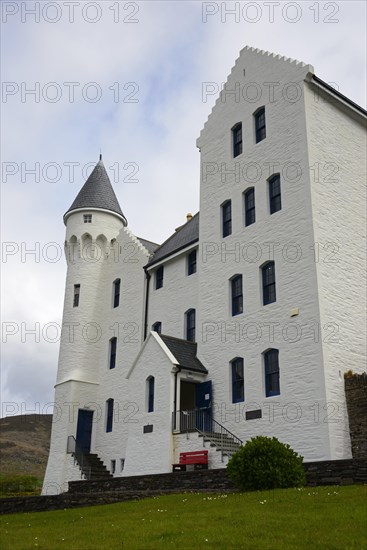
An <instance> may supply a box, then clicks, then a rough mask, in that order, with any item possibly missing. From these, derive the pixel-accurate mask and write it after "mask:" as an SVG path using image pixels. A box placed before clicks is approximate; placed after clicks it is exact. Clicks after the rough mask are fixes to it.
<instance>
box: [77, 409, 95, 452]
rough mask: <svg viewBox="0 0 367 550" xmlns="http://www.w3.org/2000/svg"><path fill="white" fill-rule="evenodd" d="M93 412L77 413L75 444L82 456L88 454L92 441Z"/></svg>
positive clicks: (80, 410) (83, 411) (81, 411)
mask: <svg viewBox="0 0 367 550" xmlns="http://www.w3.org/2000/svg"><path fill="white" fill-rule="evenodd" d="M92 425H93V411H85V410H83V409H79V411H78V425H77V428H76V444H77V446H78V447H79V449H80V450H81V451H82V452H83V453H84V454H89V453H90V442H91V439H92Z"/></svg>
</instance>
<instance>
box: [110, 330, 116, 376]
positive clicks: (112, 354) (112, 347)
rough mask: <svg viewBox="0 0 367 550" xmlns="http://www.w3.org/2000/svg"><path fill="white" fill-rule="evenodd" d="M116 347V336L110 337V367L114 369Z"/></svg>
mask: <svg viewBox="0 0 367 550" xmlns="http://www.w3.org/2000/svg"><path fill="white" fill-rule="evenodd" d="M116 349H117V338H116V337H114V338H111V340H110V369H114V368H115V366H116Z"/></svg>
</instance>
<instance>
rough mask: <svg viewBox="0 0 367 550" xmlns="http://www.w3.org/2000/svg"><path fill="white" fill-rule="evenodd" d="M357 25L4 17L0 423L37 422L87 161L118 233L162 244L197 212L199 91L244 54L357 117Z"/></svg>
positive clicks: (39, 6) (309, 18)
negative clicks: (258, 52)
mask: <svg viewBox="0 0 367 550" xmlns="http://www.w3.org/2000/svg"><path fill="white" fill-rule="evenodd" d="M229 9H235V10H237V12H236V13H235V14H230V13H229V12H228V10H229ZM226 10H227V11H226ZM32 12H33V13H32ZM365 22H366V3H365V1H356V2H354V1H346V2H315V1H312V2H307V1H302V2H200V1H194V2H188V1H185V2H173V1H162V2H152V1H149V2H116V1H109V0H104V1H102V2H83V1H82V0H79V1H78V2H63V1H59V2H15V1H13V2H10V1H9V2H6V1H3V2H2V80H3V95H2V104H1V108H2V147H1V154H2V158H1V162H2V239H3V254H2V264H1V266H2V400H3V408H2V415H4V414H14V413H19V414H20V413H21V412H25V410H26V411H27V412H51V406H47V405H46V404H47V403H52V401H53V391H54V390H53V386H54V383H55V378H56V369H57V358H58V346H59V344H58V333H57V330H56V328H55V327H56V325H61V321H62V308H63V298H64V284H65V275H66V264H65V260H64V258H63V257H61V251H62V248H63V242H64V234H65V227H64V224H63V220H62V216H63V214H64V213H65V211H66V210H67V209H68V208H69V206H70V205H71V203H72V201H73V200H74V198H75V196H76V194H77V193H78V191H79V189H80V188H81V186H82V185H83V183H84V181H85V179H86V176H87V175H88V174H89V173H90V169H91V168H90V167H91V166H92V165H93V164H94V163H95V162H97V160H98V156H99V153H100V149H102V152H103V159H104V163H105V166H106V168H107V170H108V172H109V175H110V179H111V181H112V183H113V185H114V188H115V191H116V194H117V197H118V199H119V202H120V205H121V208H122V210H123V212H124V214H125V216H126V217H127V219H128V222H129V227H130V229H131V230H132V231H133V232H134V233H135V234H136V235H138V236H141V237H144V238H147V239H150V240H153V241H155V242H158V243H160V242H163V241H164V240H165V239H166V238H167V237H168V236H169V235H170V234H171V233H172V232H173V231H174V229H175V227H177V226H178V225H180V224H182V223H183V222H184V221H185V220H186V213H187V212H192V213H195V212H197V211H198V210H199V176H200V174H199V152H198V150H197V149H196V145H195V142H196V138H197V137H198V135H199V132H200V130H201V128H202V127H203V125H204V122H205V121H206V118H207V116H208V114H209V112H210V110H211V108H212V106H213V104H214V101H215V96H211V97H209V98H208V99H207V101H203V97H202V87H203V83H205V82H210V83H214V84H213V86H214V87H215V86H218V89H219V87H220V85H221V83H222V82H224V81H225V80H226V77H227V76H228V74H229V73H230V70H231V68H232V66H233V65H234V62H235V60H236V58H237V57H238V55H239V52H240V50H241V49H242V48H243V47H244V46H246V45H249V46H253V47H255V48H260V49H263V50H268V51H271V52H275V53H277V54H281V55H285V56H287V57H291V58H294V59H298V60H301V61H304V62H305V63H309V64H311V65H313V66H314V68H315V73H316V74H317V76H319V77H320V78H322V79H323V80H325V81H327V82H330V83H333V85H334V86H335V85H336V86H338V88H339V90H340V92H342V93H343V94H344V95H346V96H348V97H349V98H351V99H352V100H353V101H355V102H356V103H359V104H360V105H362V106H365V96H366V70H365V67H366V54H365V52H366V26H365V25H366V23H365ZM32 90H33V93H31V91H32ZM32 170H33V172H32ZM49 243H54V244H49ZM29 250H35V251H36V252H35V254H33V255H32V254H27V251H29ZM4 252H5V253H4ZM37 323H38V324H37ZM30 329H36V333H35V334H31V333H27V330H30ZM52 340H55V341H54V342H53V341H52ZM22 404H23V405H22Z"/></svg>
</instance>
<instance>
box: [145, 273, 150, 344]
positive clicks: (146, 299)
mask: <svg viewBox="0 0 367 550" xmlns="http://www.w3.org/2000/svg"><path fill="white" fill-rule="evenodd" d="M144 271H145V277H146V282H147V284H146V287H145V312H144V340H146V338H147V332H148V304H149V283H150V279H151V275H150V273H148V270H147V269H146V268H144Z"/></svg>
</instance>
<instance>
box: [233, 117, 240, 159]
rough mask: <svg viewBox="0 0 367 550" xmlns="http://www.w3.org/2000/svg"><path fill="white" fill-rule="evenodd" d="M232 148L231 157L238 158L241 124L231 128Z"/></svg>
mask: <svg viewBox="0 0 367 550" xmlns="http://www.w3.org/2000/svg"><path fill="white" fill-rule="evenodd" d="M232 146H233V157H238V155H240V154H241V153H242V122H239V123H238V124H236V125H235V126H233V128H232Z"/></svg>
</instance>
